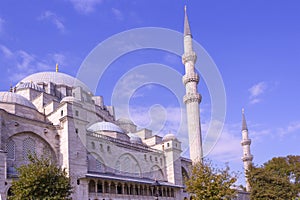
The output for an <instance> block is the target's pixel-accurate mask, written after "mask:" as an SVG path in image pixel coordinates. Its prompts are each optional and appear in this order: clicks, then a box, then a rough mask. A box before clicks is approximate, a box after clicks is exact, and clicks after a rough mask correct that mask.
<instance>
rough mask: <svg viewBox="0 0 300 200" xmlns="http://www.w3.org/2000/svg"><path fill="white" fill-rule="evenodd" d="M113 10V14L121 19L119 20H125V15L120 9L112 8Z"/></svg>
mask: <svg viewBox="0 0 300 200" xmlns="http://www.w3.org/2000/svg"><path fill="white" fill-rule="evenodd" d="M111 11H112V13H113V15H114V16H115V17H116V19H117V20H119V21H123V20H124V15H123V13H122V12H121V11H120V10H119V9H117V8H112V9H111Z"/></svg>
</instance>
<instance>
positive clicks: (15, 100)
mask: <svg viewBox="0 0 300 200" xmlns="http://www.w3.org/2000/svg"><path fill="white" fill-rule="evenodd" d="M0 103H11V104H19V105H22V106H26V107H29V108H32V109H35V110H36V107H35V106H34V105H33V104H32V103H31V101H29V100H28V99H26V98H25V97H23V96H22V95H19V94H16V93H13V92H0Z"/></svg>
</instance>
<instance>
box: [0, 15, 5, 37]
mask: <svg viewBox="0 0 300 200" xmlns="http://www.w3.org/2000/svg"><path fill="white" fill-rule="evenodd" d="M4 23H5V20H4V19H3V18H1V17H0V33H2V32H3V30H4Z"/></svg>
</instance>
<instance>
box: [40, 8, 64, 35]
mask: <svg viewBox="0 0 300 200" xmlns="http://www.w3.org/2000/svg"><path fill="white" fill-rule="evenodd" d="M38 20H49V21H50V22H51V23H53V24H54V25H55V27H56V28H57V29H58V30H59V31H60V32H62V33H63V32H65V25H64V24H63V22H62V20H61V19H60V18H59V17H58V16H57V15H56V14H55V13H53V12H51V11H49V10H48V11H45V12H43V13H42V15H41V16H39V17H38Z"/></svg>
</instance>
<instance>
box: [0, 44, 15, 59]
mask: <svg viewBox="0 0 300 200" xmlns="http://www.w3.org/2000/svg"><path fill="white" fill-rule="evenodd" d="M0 50H1V52H2V54H3V55H4V57H6V58H10V57H12V56H13V53H12V52H11V50H9V49H8V48H7V47H6V46H4V45H0Z"/></svg>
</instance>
